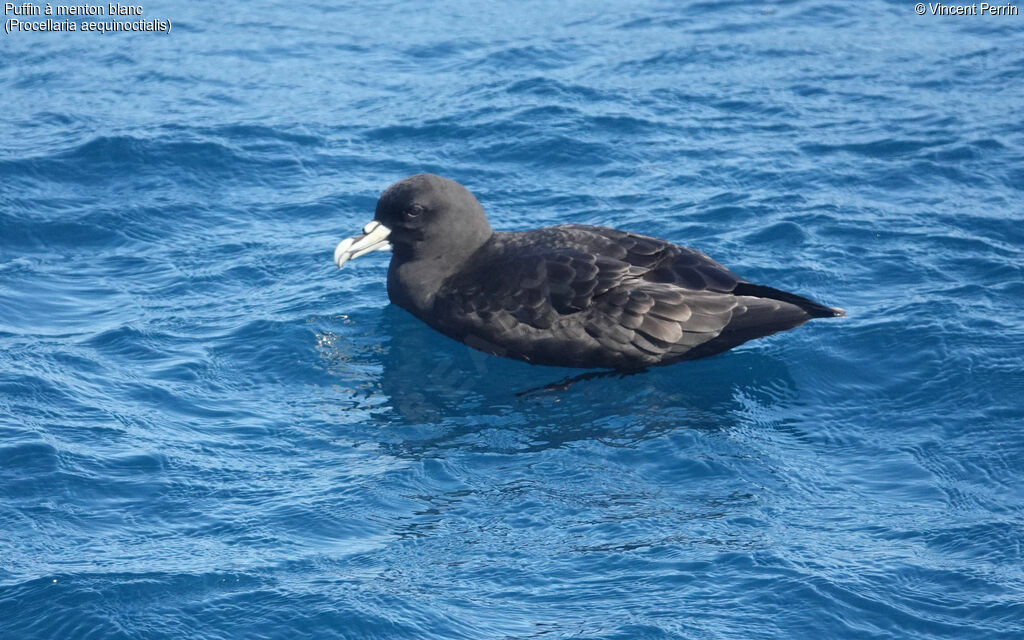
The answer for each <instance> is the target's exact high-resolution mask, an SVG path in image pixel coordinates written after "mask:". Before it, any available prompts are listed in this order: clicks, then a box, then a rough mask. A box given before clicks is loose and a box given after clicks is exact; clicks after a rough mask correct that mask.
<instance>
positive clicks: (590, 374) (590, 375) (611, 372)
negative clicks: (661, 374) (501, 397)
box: [516, 369, 647, 398]
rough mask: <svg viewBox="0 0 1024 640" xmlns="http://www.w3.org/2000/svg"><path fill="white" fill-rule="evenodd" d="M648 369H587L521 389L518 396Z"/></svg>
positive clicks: (561, 389)
mask: <svg viewBox="0 0 1024 640" xmlns="http://www.w3.org/2000/svg"><path fill="white" fill-rule="evenodd" d="M646 371H647V369H606V370H602V371H587V372H586V373H581V374H579V375H575V376H570V377H568V378H565V379H564V380H559V381H558V382H552V383H551V384H547V385H544V386H543V387H533V388H532V389H527V390H526V391H520V392H518V393H516V397H519V398H521V397H523V396H526V395H529V394H531V393H538V392H550V391H565V390H566V389H568V388H569V387H571V386H572V385H574V384H576V383H577V382H583V381H584V380H596V379H598V378H612V377H615V378H625V377H626V376H631V375H635V374H637V373H644V372H646Z"/></svg>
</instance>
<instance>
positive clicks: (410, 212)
mask: <svg viewBox="0 0 1024 640" xmlns="http://www.w3.org/2000/svg"><path fill="white" fill-rule="evenodd" d="M421 213H423V207H421V206H420V205H418V204H414V205H412V206H411V207H409V208H408V209H406V210H405V217H406V218H418V217H419V216H420V214H421Z"/></svg>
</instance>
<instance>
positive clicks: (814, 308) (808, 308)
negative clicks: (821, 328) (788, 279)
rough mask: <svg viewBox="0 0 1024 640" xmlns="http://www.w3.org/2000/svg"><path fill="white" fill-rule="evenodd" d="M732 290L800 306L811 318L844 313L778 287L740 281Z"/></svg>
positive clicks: (743, 294)
mask: <svg viewBox="0 0 1024 640" xmlns="http://www.w3.org/2000/svg"><path fill="white" fill-rule="evenodd" d="M732 292H733V294H735V295H738V296H755V297H757V298H770V299H772V300H781V301H782V302H788V303H790V304H792V305H796V306H798V307H800V308H801V309H803V310H804V311H805V312H807V315H809V316H811V317H812V318H841V317H843V316H845V315H846V310H845V309H840V308H839V307H826V306H825V305H823V304H820V303H817V302H815V301H814V300H811V299H810V298H805V297H803V296H798V295H796V294H795V293H789V292H788V291H782V290H780V289H773V288H772V287H766V286H764V285H761V284H753V283H750V282H741V283H739V284H737V285H736V288H735V289H733V290H732Z"/></svg>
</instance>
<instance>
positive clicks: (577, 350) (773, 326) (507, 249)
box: [334, 174, 846, 371]
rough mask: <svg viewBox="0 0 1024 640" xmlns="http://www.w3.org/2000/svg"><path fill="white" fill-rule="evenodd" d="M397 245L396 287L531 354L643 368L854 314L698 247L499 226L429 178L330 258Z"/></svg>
mask: <svg viewBox="0 0 1024 640" xmlns="http://www.w3.org/2000/svg"><path fill="white" fill-rule="evenodd" d="M379 249H392V250H393V252H394V253H393V255H392V257H391V265H390V267H389V268H388V297H390V298H391V301H392V302H394V303H395V304H397V305H398V306H400V307H402V308H403V309H405V310H406V311H408V312H409V313H411V314H413V315H414V316H416V317H417V318H419V319H420V320H422V321H423V322H426V323H427V324H428V325H430V326H431V327H433V328H434V329H436V330H437V331H440V332H441V333H443V334H444V335H446V336H448V337H450V338H454V339H455V340H459V341H460V342H463V343H465V344H467V345H469V346H471V347H474V348H476V349H480V350H481V351H485V352H487V353H492V354H496V355H500V356H505V357H508V358H515V359H517V360H524V361H526V362H532V363H534V364H544V365H555V366H562V367H588V368H606V369H616V370H619V371H638V370H642V369H644V368H646V367H649V366H655V365H664V364H672V363H673V362H679V361H681V360H692V359H694V358H703V357H706V356H711V355H714V354H716V353H721V352H722V351H725V350H727V349H731V348H733V347H735V346H736V345H739V344H742V343H744V342H746V341H747V340H753V339H754V338H761V337H763V336H767V335H771V334H773V333H776V332H778V331H784V330H786V329H792V328H794V327H797V326H800V325H802V324H803V323H805V322H807V321H808V320H810V319H811V318H833V317H837V316H843V315H846V313H845V312H844V311H843V310H842V309H840V308H838V307H827V306H824V305H822V304H819V303H817V302H814V301H813V300H809V299H807V298H804V297H802V296H798V295H796V294H793V293H787V292H785V291H780V290H778V289H773V288H771V287H766V286H763V285H758V284H753V283H750V282H747V281H746V280H744V279H743V278H741V277H739V276H738V275H736V274H734V273H733V272H731V271H729V270H728V269H726V268H725V267H723V266H722V265H720V264H718V263H717V262H715V261H714V260H712V259H711V258H709V257H708V256H706V255H704V254H703V253H701V252H700V251H696V250H694V249H688V248H686V247H681V246H679V245H676V244H673V243H671V242H667V241H665V240H659V239H657V238H651V237H648V236H642V235H637V234H634V233H628V232H625V231H619V230H617V229H609V228H606V227H593V226H588V225H576V224H566V225H559V226H557V227H546V228H543V229H534V230H531V231H517V232H508V231H493V230H492V229H491V225H490V224H489V223H488V222H487V216H486V215H485V214H484V210H483V208H482V207H481V206H480V203H479V202H477V199H476V198H475V197H473V194H471V193H470V192H469V191H468V190H467V189H466V188H465V187H463V186H462V185H460V184H459V183H457V182H455V181H453V180H449V179H447V178H442V177H440V176H436V175H432V174H420V175H415V176H412V177H410V178H406V179H405V180H401V181H399V182H396V183H395V184H393V185H391V186H390V187H388V188H387V189H386V190H385V191H384V193H383V194H381V197H380V200H379V201H378V202H377V210H376V213H375V214H374V219H373V221H372V222H370V223H369V224H367V225H366V227H364V228H363V234H362V235H358V236H354V237H352V238H348V239H346V240H343V241H342V242H341V243H340V244H339V245H338V247H337V249H335V250H334V261H335V262H336V263H337V264H338V267H341V266H342V265H344V264H345V262H347V261H349V260H352V259H353V258H358V257H359V256H362V255H364V254H367V253H370V252H371V251H377V250H379Z"/></svg>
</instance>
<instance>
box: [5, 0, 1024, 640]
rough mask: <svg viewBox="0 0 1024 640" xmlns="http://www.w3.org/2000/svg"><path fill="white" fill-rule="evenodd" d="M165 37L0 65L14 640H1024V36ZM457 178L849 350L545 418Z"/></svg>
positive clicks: (499, 14) (788, 341) (189, 10)
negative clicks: (451, 223) (742, 295)
mask: <svg viewBox="0 0 1024 640" xmlns="http://www.w3.org/2000/svg"><path fill="white" fill-rule="evenodd" d="M143 6H144V11H145V14H144V15H145V17H147V18H160V19H166V20H170V21H171V24H172V29H171V32H170V34H157V33H134V34H131V33H129V34H125V33H107V34H99V33H80V32H79V33H13V34H10V35H0V50H2V52H3V55H2V56H0V105H2V107H3V112H4V118H3V119H0V136H2V139H3V141H4V144H3V145H2V147H0V638H3V639H4V640H7V639H12V640H20V639H36V638H47V639H48V638H55V639H56V638H60V639H72V638H73V639H78V638H88V639H99V638H111V639H114V638H117V639H121V638H124V639H129V638H138V639H147V640H148V639H161V638H210V639H225V640H226V639H248V638H267V639H270V638H359V639H362V638H403V639H404V638H444V639H449V638H467V639H483V638H650V639H663V638H686V639H708V640H710V639H725V638H730V639H731V638H779V639H804V638H806V639H820V638H832V639H850V638H900V639H906V638H911V639H916V638H964V639H971V640H975V639H979V638H986V639H988V638H1006V639H1009V638H1021V637H1024V373H1022V360H1024V304H1022V302H1024V206H1022V204H1021V200H1022V188H1024V47H1022V43H1024V16H1016V17H1014V16H995V17H992V16H987V17H982V16H945V17H939V16H932V15H924V16H919V15H917V14H916V13H915V12H914V9H913V6H912V4H911V3H907V2H882V1H879V0H868V1H867V2H863V3H853V4H851V3H836V2H824V3H823V2H814V1H811V0H791V1H783V2H762V3H744V2H730V1H724V2H714V3H709V2H693V3H675V2H663V1H658V2H649V1H641V2H631V3H611V2H605V3H595V2H586V3H583V2H572V3H539V2H524V3H517V4H506V3H501V4H492V5H489V4H486V3H479V2H465V1H462V2H451V3H444V4H443V5H437V6H429V7H428V6H426V5H422V4H418V3H403V2H382V3H332V2H314V3H310V4H306V5H304V6H300V5H299V4H298V3H289V2H272V1H269V0H252V1H250V2H229V3H220V4H210V3H200V2H195V3H172V2H167V1H158V2H146V4H144V5H143ZM422 171H431V172H435V173H440V174H443V175H446V176H448V177H451V178H454V179H456V180H459V181H460V182H462V183H464V184H465V185H467V186H468V187H469V188H470V189H471V190H472V191H473V192H474V193H476V194H477V196H478V197H479V198H480V200H481V202H482V203H483V205H484V207H485V208H486V209H487V210H488V212H489V215H490V217H491V220H492V223H493V224H494V226H495V227H496V228H501V229H526V228H533V227H539V226H544V225H550V224H557V223H563V222H575V223H589V224H602V225H610V226H615V227H619V228H623V229H628V230H632V231H636V232H641V233H646V234H651V235H656V236H660V237H664V238H669V239H671V240H673V241H676V242H679V243H681V244H685V245H688V246H693V247H697V248H700V249H702V250H703V251H705V252H707V253H709V254H710V255H712V256H713V257H715V258H716V259H717V260H719V261H721V262H723V263H725V264H726V265H728V266H730V267H731V268H732V269H734V270H735V271H737V272H738V273H740V274H742V275H744V276H746V277H747V278H749V279H751V280H753V281H755V282H761V283H764V284H769V285H772V286H776V287H780V288H784V289H788V290H792V291H796V292H799V293H802V294H805V295H808V296H811V297H813V298H816V299H818V300H821V301H822V302H825V303H828V304H832V305H838V306H842V307H844V308H846V309H847V311H848V312H849V316H848V317H847V318H845V319H837V320H830V321H824V320H820V321H814V322H811V323H809V324H808V325H806V326H804V327H801V328H799V329H797V330H794V331H791V332H787V333H784V334H780V335H776V336H773V337H770V338H767V339H764V340H760V341H756V342H752V343H748V344H747V345H744V346H743V347H741V348H738V349H736V350H734V351H731V352H728V353H726V354H723V355H720V356H717V357H714V358H710V359H707V360H702V361H695V362H691V363H684V364H680V365H676V366H672V367H666V368H661V369H656V370H652V371H650V372H648V373H646V374H643V375H636V376H631V377H628V378H623V379H599V380H591V381H587V382H583V383H579V384H577V385H574V386H573V387H571V388H570V389H568V390H565V391H561V392H553V393H540V394H533V395H528V396H526V397H518V396H517V395H516V392H517V391H521V390H525V389H528V388H530V387H534V386H537V385H543V384H547V383H550V382H554V381H556V380H559V379H561V378H563V377H565V376H567V375H569V374H571V373H574V372H573V371H570V370H565V369H555V368H544V367H532V366H529V365H526V364H523V363H518V362H513V361H506V360H501V359H498V358H494V357H490V356H485V355H482V354H479V353H476V352H472V351H470V350H469V349H467V348H466V347H463V346H462V345H460V344H457V343H455V342H452V341H450V340H448V339H446V338H444V337H443V336H440V335H439V334H436V333H434V332H433V331H431V330H430V329H428V328H427V327H425V326H424V325H422V324H421V323H419V322H418V321H416V320H415V319H413V318H412V317H411V316H409V315H408V314H406V313H405V312H404V311H402V310H401V309H398V308H395V307H393V306H390V305H389V304H388V301H387V295H386V292H385V290H384V279H385V272H386V264H387V255H386V254H374V255H370V256H367V257H364V258H361V259H360V260H358V261H356V262H355V263H353V264H351V265H347V266H346V268H345V269H344V270H341V271H338V270H337V269H336V268H335V267H334V265H333V264H332V262H331V254H332V251H333V249H334V246H335V244H336V243H337V242H338V241H339V240H340V239H342V238H344V237H346V236H349V235H351V234H353V233H355V232H357V231H358V230H359V229H360V228H361V227H362V225H363V224H365V223H366V222H367V221H368V220H369V219H370V218H371V217H372V212H373V206H374V204H375V201H376V198H377V196H378V195H379V193H380V191H381V190H382V189H384V188H385V187H386V186H387V185H389V184H390V183H392V182H393V181H395V180H398V179H400V178H402V177H405V176H407V175H410V174H413V173H417V172H422Z"/></svg>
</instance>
